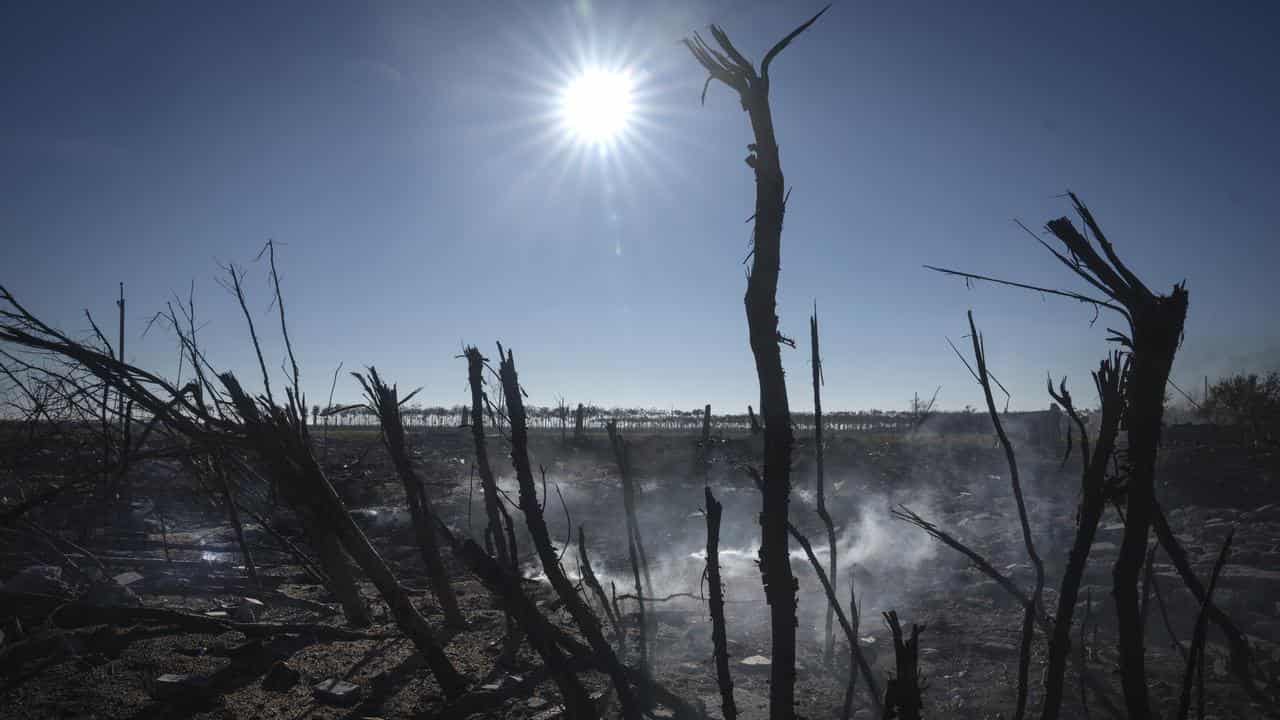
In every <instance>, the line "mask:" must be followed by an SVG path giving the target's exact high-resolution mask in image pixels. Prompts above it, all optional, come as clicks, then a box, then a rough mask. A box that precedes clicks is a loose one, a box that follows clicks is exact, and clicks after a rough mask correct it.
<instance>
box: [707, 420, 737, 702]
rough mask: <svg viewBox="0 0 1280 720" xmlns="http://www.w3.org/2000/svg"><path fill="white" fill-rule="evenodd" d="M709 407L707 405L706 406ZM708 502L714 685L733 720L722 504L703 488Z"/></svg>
mask: <svg viewBox="0 0 1280 720" xmlns="http://www.w3.org/2000/svg"><path fill="white" fill-rule="evenodd" d="M710 407H711V406H710V405H708V406H707V408H708V409H709V408H710ZM704 493H705V494H706V502H707V586H708V587H709V588H710V589H711V599H710V601H709V603H708V606H709V608H710V610H711V645H712V648H713V653H714V655H715V661H716V684H717V685H719V686H720V707H721V711H722V712H723V713H724V720H736V718H737V717H738V706H737V704H736V703H734V701H733V678H732V677H731V676H730V675H729V646H728V638H727V637H726V633H725V623H724V585H723V584H722V583H721V582H720V515H721V513H722V512H723V510H724V507H723V506H722V505H721V504H720V503H719V502H717V501H716V498H715V496H714V495H712V494H711V488H710V487H707V488H705V489H704Z"/></svg>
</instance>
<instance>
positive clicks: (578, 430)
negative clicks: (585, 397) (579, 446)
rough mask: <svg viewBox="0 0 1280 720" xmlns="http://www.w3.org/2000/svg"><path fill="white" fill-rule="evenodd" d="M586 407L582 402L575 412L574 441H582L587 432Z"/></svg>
mask: <svg viewBox="0 0 1280 720" xmlns="http://www.w3.org/2000/svg"><path fill="white" fill-rule="evenodd" d="M586 414H587V411H586V408H584V407H582V403H578V409H577V410H575V411H574V412H573V441H574V442H576V443H581V442H582V441H583V439H584V434H585V433H586Z"/></svg>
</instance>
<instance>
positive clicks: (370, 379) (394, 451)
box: [351, 367, 467, 628]
mask: <svg viewBox="0 0 1280 720" xmlns="http://www.w3.org/2000/svg"><path fill="white" fill-rule="evenodd" d="M351 374H352V375H353V376H354V377H355V378H356V380H359V381H360V385H361V387H363V388H364V393H365V399H366V400H368V406H369V409H370V410H371V411H373V413H374V414H375V415H377V416H378V422H379V424H380V426H381V428H382V443H383V445H385V446H386V448H387V454H388V455H390V456H391V464H392V465H393V466H395V469H396V475H397V476H398V477H399V478H400V484H401V485H403V486H404V496H405V502H406V504H408V506H409V518H410V520H411V521H412V522H413V532H414V535H415V536H416V537H417V540H418V549H419V550H421V551H422V560H423V562H424V563H425V564H426V567H427V581H428V582H429V583H430V584H431V592H432V594H433V595H435V596H436V602H438V603H440V609H441V610H443V611H444V619H445V623H446V624H448V625H449V626H450V627H453V628H464V627H466V625H467V620H466V618H464V617H463V616H462V611H461V610H459V609H458V598H457V596H455V595H454V593H453V586H452V585H451V584H450V583H449V573H448V571H446V570H445V567H444V560H443V559H442V558H441V557H440V544H439V543H438V542H437V541H436V533H435V524H436V523H435V511H434V510H432V508H431V500H430V498H428V497H427V493H426V489H425V488H424V486H423V484H422V480H421V478H419V477H418V471H417V470H415V469H414V468H413V463H412V462H411V461H410V460H409V450H408V448H407V447H406V445H405V432H404V420H403V419H402V418H401V416H400V406H402V405H403V404H405V403H407V402H408V401H409V400H410V399H411V398H413V396H414V395H416V394H417V393H418V391H417V390H414V391H413V392H411V393H409V394H408V395H406V396H405V397H404V399H403V400H401V399H400V397H399V392H398V391H397V388H396V386H394V385H387V383H385V382H383V380H382V378H381V377H379V376H378V371H377V369H376V368H374V367H370V368H369V373H368V375H367V376H365V375H361V374H360V373H351Z"/></svg>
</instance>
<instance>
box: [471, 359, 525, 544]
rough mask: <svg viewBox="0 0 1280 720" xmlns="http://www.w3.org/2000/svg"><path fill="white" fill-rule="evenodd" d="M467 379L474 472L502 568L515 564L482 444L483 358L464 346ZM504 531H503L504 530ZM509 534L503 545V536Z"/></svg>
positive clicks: (495, 487) (508, 528)
mask: <svg viewBox="0 0 1280 720" xmlns="http://www.w3.org/2000/svg"><path fill="white" fill-rule="evenodd" d="M465 354H466V358H467V380H468V382H469V383H470V385H471V439H472V442H473V443H474V444H475V447H476V474H478V475H479V476H480V488H481V490H482V491H483V492H484V513H485V517H487V518H488V521H489V530H490V532H492V533H493V540H494V542H493V546H494V550H495V551H496V553H497V558H498V562H500V563H501V564H502V566H503V567H506V568H513V569H514V568H515V567H516V556H515V552H516V547H515V542H514V535H512V534H511V533H512V531H511V528H510V522H511V521H510V519H509V518H508V519H507V520H506V522H505V523H504V522H503V512H502V500H501V499H500V498H499V497H498V484H497V483H496V482H495V481H494V479H493V468H491V467H490V466H489V451H488V450H487V449H486V447H485V437H484V410H485V396H484V363H485V358H484V356H483V355H481V354H480V350H479V349H478V348H475V347H468V348H467V349H466V353H465ZM504 533H505V534H504ZM508 536H510V537H511V538H512V539H511V540H509V541H508V542H507V543H506V545H504V544H503V542H504V538H506V537H508Z"/></svg>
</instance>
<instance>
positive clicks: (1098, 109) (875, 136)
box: [0, 0, 1280, 411]
mask: <svg viewBox="0 0 1280 720" xmlns="http://www.w3.org/2000/svg"><path fill="white" fill-rule="evenodd" d="M818 7H819V5H817V4H813V5H807V4H805V3H792V2H787V3H764V2H717V3H711V2H704V3H692V2H689V3H686V2H674V1H672V2H654V3H626V4H624V3H603V2H590V1H586V0H582V1H579V2H521V3H503V2H459V3H456V4H446V3H404V4H398V3H391V2H375V3H366V2H351V3H321V2H310V1H309V2H299V3H184V2H155V3H88V2H82V3H56V2H27V3H5V4H4V6H3V9H2V10H0V283H3V284H5V285H6V286H8V287H9V288H10V289H11V290H12V291H13V292H14V293H15V294H16V295H17V296H18V297H19V298H20V299H21V300H23V301H24V302H25V303H26V304H27V305H28V306H29V307H31V308H33V309H35V310H36V311H38V312H39V313H41V314H42V315H43V316H45V317H47V318H49V319H51V320H53V321H54V322H55V323H57V324H59V325H60V326H62V327H63V328H64V329H67V330H71V331H76V332H79V331H81V330H83V329H84V328H85V326H86V324H85V322H84V320H83V317H82V315H81V314H80V313H81V311H82V310H83V309H84V308H89V309H91V310H93V312H94V313H95V316H97V317H99V318H102V319H107V318H110V316H111V314H112V313H113V312H114V305H113V300H114V298H115V294H116V291H117V283H118V282H120V281H123V282H124V283H125V285H126V289H127V294H128V298H129V308H130V317H129V322H128V332H129V340H128V343H129V347H130V349H129V353H128V354H129V357H130V359H131V360H133V361H135V362H137V363H140V364H143V365H145V366H147V367H150V368H158V369H161V370H166V371H170V372H172V370H173V368H174V366H175V359H176V352H177V351H176V346H175V344H174V342H173V339H172V337H171V336H170V335H166V334H164V333H161V332H158V331H156V330H152V332H151V333H150V334H148V335H147V336H146V337H145V338H143V337H141V335H142V331H143V328H144V327H145V325H146V321H147V319H148V318H149V317H150V315H151V314H152V313H154V312H155V311H156V310H158V309H161V308H162V307H163V303H164V301H165V300H166V299H168V298H170V297H172V296H173V294H174V293H177V294H179V295H182V296H184V297H185V295H186V294H187V290H188V288H189V286H190V283H192V282H193V281H194V283H195V289H196V300H197V304H198V308H197V309H198V312H199V314H200V316H201V320H202V322H206V323H207V325H206V326H205V327H204V329H203V330H202V333H203V338H204V341H205V343H206V345H207V346H208V347H209V348H211V355H212V359H213V361H214V362H215V364H218V365H220V366H222V367H226V368H229V369H233V370H236V371H237V372H239V373H240V374H241V375H242V376H245V377H246V379H252V378H254V377H255V375H256V373H254V372H253V367H254V366H253V364H252V360H251V356H250V355H249V354H248V352H249V348H248V340H247V334H246V333H245V331H244V325H243V320H242V319H241V318H240V317H239V315H238V309H237V307H236V305H235V303H234V301H233V300H232V298H231V297H230V296H229V295H228V294H227V293H226V291H224V290H223V289H222V288H221V287H219V286H218V285H217V284H216V277H217V276H218V274H219V270H218V268H219V263H227V262H232V261H234V262H237V263H242V264H244V265H245V266H246V268H247V270H248V273H249V275H248V285H249V290H250V292H251V293H252V297H251V307H252V309H253V311H254V312H255V314H256V315H257V317H258V318H259V327H260V328H264V329H268V328H273V327H274V326H273V325H272V324H271V320H270V319H269V317H270V316H269V315H268V304H269V299H270V298H269V295H268V286H267V284H266V268H265V263H264V262H258V263H254V262H252V260H253V258H254V256H255V255H256V254H257V253H258V251H259V250H260V249H261V247H262V245H263V243H264V242H265V241H266V240H267V239H268V238H274V239H275V240H276V241H278V242H279V243H280V244H281V246H280V260H281V263H282V276H283V284H284V289H285V292H286V302H287V306H288V308H289V310H290V313H291V330H292V334H293V338H294V342H295V344H296V349H297V350H298V354H299V360H300V363H301V365H302V371H303V375H304V385H305V386H306V389H307V391H308V393H309V396H310V399H311V400H312V401H320V402H323V401H324V396H325V395H326V394H327V391H328V384H329V375H330V374H331V373H332V371H333V368H334V367H335V366H336V365H337V364H338V363H339V362H344V363H345V364H346V368H347V369H355V368H359V367H360V366H363V365H367V364H376V365H377V366H378V367H379V369H380V370H381V371H382V372H383V373H384V375H386V376H388V377H389V378H390V379H392V380H394V381H397V382H399V383H400V385H401V386H402V387H406V386H411V387H416V386H419V385H421V386H425V390H424V391H423V395H422V396H421V397H422V400H423V402H425V403H427V404H445V405H451V404H455V403H461V402H465V401H466V399H467V395H466V385H465V380H466V374H465V365H464V362H463V361H462V360H459V359H456V358H455V356H456V355H457V354H458V352H459V351H460V348H461V347H462V344H463V343H474V344H479V345H480V346H481V348H482V349H484V350H486V351H490V350H491V349H492V348H493V341H494V340H502V341H503V342H504V343H506V344H507V345H509V346H512V347H514V348H515V349H516V353H517V361H518V367H519V370H520V372H521V379H522V381H523V382H524V384H525V385H526V386H527V389H528V391H529V392H530V394H531V401H532V402H535V403H538V404H551V403H552V402H553V401H554V397H555V395H557V394H561V395H564V396H565V397H566V398H567V399H569V400H570V401H571V402H577V401H585V402H594V403H597V404H600V405H605V406H610V405H623V406H646V407H663V408H666V407H672V406H675V407H680V408H688V407H694V406H700V405H701V404H702V403H704V402H710V403H713V405H715V406H716V407H717V408H721V407H726V406H727V407H728V408H731V409H734V410H739V411H740V409H741V407H742V406H743V405H745V404H746V403H748V402H754V401H755V398H756V381H755V374H754V365H753V363H752V359H751V354H750V351H749V349H748V346H747V330H746V321H745V317H744V314H743V308H742V293H743V290H744V288H745V280H744V272H745V268H746V266H744V265H743V264H742V261H743V259H744V257H745V256H746V255H747V252H748V240H749V226H748V225H746V224H744V220H746V218H747V217H748V216H749V215H750V214H751V212H752V207H753V191H754V184H753V180H752V176H751V174H750V169H749V168H748V167H747V166H746V165H745V164H744V163H743V158H744V157H745V155H746V148H745V146H746V144H747V143H748V142H750V141H751V137H750V131H749V127H748V125H747V119H746V116H745V115H744V114H743V113H742V112H741V110H740V107H739V105H738V102H737V100H736V99H735V98H733V97H732V96H731V95H730V93H729V92H728V91H727V90H726V89H725V88H724V87H722V86H713V87H712V88H711V90H710V92H709V93H708V97H707V102H706V105H705V107H702V106H700V105H699V102H698V95H699V92H700V90H701V87H702V82H703V79H704V75H703V73H702V71H701V69H700V68H699V67H698V66H697V64H696V63H695V62H694V60H693V59H692V58H691V57H690V56H689V55H688V53H687V52H686V51H685V49H684V48H683V47H682V46H680V44H679V42H678V41H679V39H680V37H681V36H682V35H683V34H685V33H687V32H689V31H692V30H695V29H699V28H702V27H704V26H705V25H706V24H707V23H708V22H717V23H720V24H722V25H723V26H724V27H725V29H726V30H727V31H728V32H729V33H730V35H731V36H732V37H733V38H734V40H735V41H736V42H737V45H738V47H739V48H740V49H741V50H742V51H743V52H745V53H746V54H747V55H748V56H750V57H752V58H753V59H756V60H757V61H758V59H759V58H760V57H761V56H762V55H763V53H764V51H765V50H766V49H767V48H768V47H769V45H770V44H772V43H773V42H774V41H775V40H777V39H778V38H779V37H781V36H782V35H783V34H785V33H786V32H787V31H789V30H790V29H791V28H792V27H794V26H795V25H797V24H799V23H800V22H801V21H803V20H804V19H805V18H806V17H807V16H808V15H810V14H812V12H814V11H816V10H817V8H818ZM1277 37H1280V6H1278V5H1276V4H1275V3H1244V2H1240V3H1190V2H1160V3H1154V2H1152V3H1093V2H1089V3H1040V2H1035V3H1025V2H1005V3H954V2H935V3H922V2H848V1H845V2H837V3H836V5H835V6H834V7H833V8H832V10H831V11H830V12H829V13H828V14H827V15H826V16H825V17H824V18H823V19H822V20H821V21H819V23H818V24H817V25H815V26H814V27H813V28H812V29H811V30H810V31H809V32H808V33H806V34H805V35H804V36H802V37H801V38H800V39H799V40H798V41H797V42H795V43H794V44H793V45H792V46H791V47H790V48H789V49H788V50H787V51H786V52H784V53H783V55H782V56H781V58H780V59H779V60H778V61H777V62H776V63H775V64H774V66H773V72H772V75H773V83H774V87H773V94H772V98H773V109H774V117H775V119H776V124H777V131H778V139H779V144H780V147H781V151H782V163H783V169H784V172H785V173H786V178H787V182H788V184H789V185H791V186H793V188H794V192H793V194H792V196H791V201H790V204H789V206H788V215H787V224H786V227H785V230H784V234H783V266H782V275H781V288H780V297H779V315H780V318H781V324H782V330H783V332H784V333H785V334H787V335H790V336H792V337H795V338H796V339H797V340H802V341H803V340H804V338H805V336H806V334H807V327H808V326H807V322H806V318H807V315H808V312H809V308H810V306H811V304H812V303H813V302H814V300H815V299H816V300H817V302H818V305H819V309H820V312H821V321H822V326H823V331H824V335H823V344H824V350H825V352H824V355H825V362H826V366H825V367H826V388H825V395H824V398H825V403H824V404H825V405H826V406H828V407H841V408H869V407H880V408H904V407H905V406H906V405H907V403H908V402H909V401H910V398H911V395H912V393H913V392H920V393H921V394H923V395H928V394H931V393H932V391H933V389H934V387H935V386H937V385H941V386H942V392H941V394H940V396H939V402H940V404H941V405H942V406H944V407H947V408H959V407H962V406H964V405H966V404H973V405H979V404H980V402H981V400H980V398H981V395H980V392H979V390H978V388H977V387H976V386H975V385H974V384H973V382H972V380H971V379H970V378H969V377H968V375H967V372H966V371H965V370H964V369H963V367H962V366H961V365H960V363H959V361H958V360H956V358H955V357H954V356H953V355H952V353H951V350H950V349H949V348H948V347H947V345H946V342H945V340H944V337H946V336H950V337H952V338H953V339H955V340H957V341H959V340H960V338H961V336H962V335H963V334H964V332H965V330H966V326H965V316H964V313H965V310H966V309H968V308H973V309H974V311H975V312H976V315H977V318H978V321H979V324H980V326H981V327H982V328H983V330H984V332H985V334H986V337H987V345H988V354H989V356H990V358H989V362H990V364H991V367H992V369H993V371H995V372H996V373H997V374H998V375H999V376H1000V377H1001V378H1002V379H1003V380H1004V381H1005V384H1006V385H1008V386H1009V388H1010V390H1011V391H1012V392H1013V396H1014V397H1013V404H1012V406H1013V407H1015V408H1040V407H1045V406H1046V405H1047V403H1048V402H1049V399H1048V398H1047V396H1046V395H1045V393H1044V389H1043V381H1044V377H1045V373H1046V371H1048V372H1052V373H1053V374H1054V375H1055V376H1060V375H1063V374H1069V375H1070V376H1071V378H1072V382H1073V383H1074V387H1076V388H1077V396H1079V397H1082V398H1087V400H1088V402H1089V403H1092V402H1094V396H1093V393H1092V389H1091V385H1090V384H1089V381H1088V377H1087V374H1086V373H1087V371H1088V370H1089V369H1091V368H1092V367H1093V366H1094V365H1095V364H1096V362H1097V360H1098V359H1099V358H1101V357H1102V355H1103V353H1104V352H1106V349H1107V345H1106V343H1105V342H1104V337H1105V331H1104V329H1103V328H1104V326H1105V325H1107V324H1114V323H1115V322H1116V321H1117V319H1116V318H1107V317H1104V318H1103V319H1101V320H1100V321H1099V322H1098V323H1097V325H1096V326H1093V327H1090V323H1089V321H1090V319H1091V318H1092V317H1093V313H1092V311H1091V310H1090V309H1089V308H1087V307H1084V306H1081V305H1078V304H1074V303H1072V302H1070V301H1066V300H1061V299H1053V298H1042V297H1040V296H1039V295H1036V294H1030V293H1025V292H1021V291H1016V290H1010V289H1005V288H996V287H991V286H977V287H974V288H972V289H967V288H966V287H965V285H964V283H963V282H960V281H958V280H954V279H950V278H945V277H942V276H939V275H936V274H934V273H930V272H927V271H925V270H923V269H922V268H921V265H922V264H923V263H930V264H936V265H943V266H951V267H957V268H960V269H970V270H974V271H979V272H984V273H990V274H995V275H1000V276H1004V277H1008V278H1011V279H1017V280H1022V281H1027V282H1032V283H1039V284H1046V285H1051V286H1063V287H1070V288H1078V285H1077V284H1074V283H1073V282H1072V278H1071V277H1070V275H1069V273H1068V272H1067V271H1066V270H1065V269H1064V268H1061V267H1060V266H1057V265H1056V264H1055V261H1053V260H1052V258H1051V257H1050V256H1049V255H1048V254H1047V253H1046V252H1045V251H1044V250H1043V248H1040V247H1039V246H1038V245H1037V244H1036V243H1035V242H1034V241H1033V240H1032V239H1031V238H1030V237H1028V236H1027V235H1025V234H1024V233H1023V232H1022V231H1020V230H1019V229H1018V228H1017V227H1016V226H1015V225H1014V224H1013V219H1014V218H1018V219H1021V220H1023V221H1024V222H1026V223H1027V224H1028V225H1029V226H1031V227H1032V228H1036V229H1039V228H1041V227H1042V225H1043V223H1044V222H1045V221H1046V220H1048V219H1050V218H1053V217H1057V216H1059V215H1063V214H1067V212H1068V210H1069V207H1068V205H1067V203H1066V201H1065V200H1063V199H1062V198H1061V197H1059V195H1060V194H1061V193H1062V192H1063V191H1064V190H1066V189H1070V190H1073V191H1075V192H1077V193H1079V194H1080V195H1081V196H1082V198H1083V199H1084V200H1085V201H1086V202H1087V203H1088V204H1089V205H1090V206H1091V208H1092V209H1093V211H1094V213H1095V215H1096V216H1097V217H1098V218H1099V221H1100V222H1101V223H1102V225H1103V227H1104V229H1105V230H1107V231H1108V235H1109V236H1110V237H1111V239H1112V240H1113V241H1114V242H1115V244H1116V245H1117V247H1118V249H1119V251H1120V253H1121V255H1122V256H1123V257H1124V258H1126V259H1127V260H1128V261H1129V264H1130V266H1131V267H1133V268H1135V269H1136V270H1137V271H1138V272H1139V273H1140V274H1141V275H1142V276H1143V277H1144V278H1145V279H1146V281H1147V282H1148V284H1149V285H1150V286H1152V287H1154V288H1167V287H1168V286H1170V285H1171V284H1172V283H1174V282H1177V281H1179V280H1183V279H1186V281H1187V284H1188V287H1189V290H1190V293H1191V310H1190V315H1189V319H1188V322H1187V335H1186V341H1185V344H1184V346H1183V349H1182V352H1181V353H1180V355H1179V358H1178V361H1177V363H1176V366H1175V371H1174V377H1175V378H1176V379H1177V380H1178V381H1179V383H1180V384H1182V385H1183V386H1184V387H1187V386H1191V387H1193V388H1197V389H1198V388H1199V384H1200V382H1201V377H1202V376H1203V375H1205V374H1210V375H1217V374H1219V373H1223V372H1227V371H1230V370H1235V369H1240V370H1259V369H1266V368H1274V367H1276V366H1278V365H1280V323H1277V322H1276V320H1275V309H1276V307H1277V300H1280V290H1278V289H1277V284H1278V283H1277V280H1276V272H1277V268H1280V233H1278V232H1277V229H1276V228H1277V227H1278V226H1280V223H1277V219H1278V218H1277V215H1278V214H1280V200H1278V199H1277V198H1280V140H1278V139H1277V130H1276V128H1277V127H1280V42H1277V41H1276V38H1277ZM594 66H602V67H606V68H612V69H615V70H617V69H623V70H625V71H626V72H628V73H630V76H631V77H632V78H633V79H634V83H635V87H634V96H633V106H634V111H633V115H632V117H631V118H630V121H629V124H628V127H627V129H626V130H625V131H624V133H623V134H622V136H621V137H620V138H619V139H618V140H617V141H616V142H614V143H612V144H611V145H608V146H594V147H593V146H587V145H584V144H583V143H581V142H578V141H577V140H575V139H574V138H573V137H571V136H569V135H567V134H566V132H565V130H564V127H563V121H562V119H561V117H560V116H559V112H558V108H559V102H560V98H561V93H562V92H563V89H564V87H565V86H566V85H567V84H568V83H569V82H570V80H571V78H573V77H574V76H575V75H577V74H579V73H580V72H581V71H582V70H583V69H584V68H589V67H594ZM268 335H269V337H270V338H271V342H270V343H269V344H268V348H267V349H268V351H269V352H270V353H271V354H272V356H273V357H274V358H277V360H278V359H279V358H280V354H279V353H280V346H279V343H278V341H277V338H278V336H277V334H276V333H274V332H268ZM801 348H802V349H800V350H794V351H791V350H788V351H786V352H785V353H784V363H785V364H786V367H787V369H788V370H789V373H790V374H789V378H790V380H791V391H792V403H793V407H796V408H809V407H811V405H812V402H811V399H810V396H809V390H808V374H809V370H808V361H809V360H808V352H807V347H806V345H805V343H803V342H801ZM276 367H277V368H278V367H279V366H278V364H277V365H276ZM1188 389H1190V388H1188ZM356 392H357V390H356V387H355V385H354V383H353V382H350V381H348V380H347V379H346V378H343V379H342V381H341V382H340V383H339V389H338V399H339V400H354V399H355V397H356Z"/></svg>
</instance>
